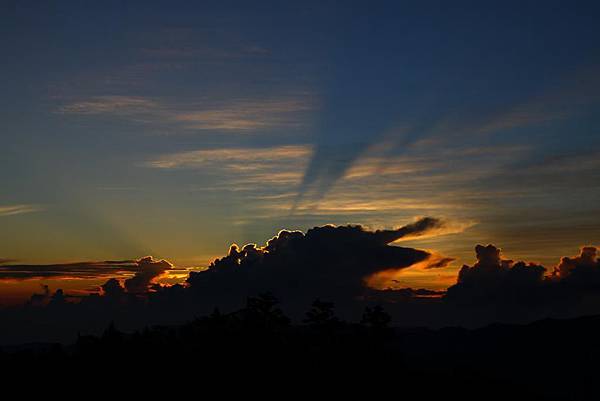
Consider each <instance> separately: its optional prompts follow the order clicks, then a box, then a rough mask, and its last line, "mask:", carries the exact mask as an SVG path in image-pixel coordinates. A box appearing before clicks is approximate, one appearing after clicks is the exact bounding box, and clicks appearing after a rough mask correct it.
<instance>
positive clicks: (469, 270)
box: [446, 244, 546, 304]
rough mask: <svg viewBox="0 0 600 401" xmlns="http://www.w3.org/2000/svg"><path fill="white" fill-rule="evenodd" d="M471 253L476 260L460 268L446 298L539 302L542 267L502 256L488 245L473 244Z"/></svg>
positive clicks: (543, 272)
mask: <svg viewBox="0 0 600 401" xmlns="http://www.w3.org/2000/svg"><path fill="white" fill-rule="evenodd" d="M475 253H476V256H477V262H476V263H475V264H474V265H473V266H467V265H464V266H463V267H462V268H461V269H460V272H459V273H458V278H457V282H456V284H454V285H453V286H451V287H449V288H448V292H447V294H446V298H447V299H448V300H450V301H456V302H465V303H473V304H482V303H490V302H491V303H496V302H497V303H504V302H513V303H522V302H525V301H527V302H529V301H531V300H540V301H541V299H539V295H540V294H539V290H540V288H541V287H542V286H543V284H544V282H545V278H544V274H545V272H546V268H544V267H543V266H540V265H536V264H534V263H525V262H518V263H514V262H513V261H512V260H507V259H503V258H502V254H501V250H500V249H499V248H497V247H495V246H494V245H491V244H490V245H487V246H483V245H477V246H476V247H475Z"/></svg>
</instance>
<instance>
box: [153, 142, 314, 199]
mask: <svg viewBox="0 0 600 401" xmlns="http://www.w3.org/2000/svg"><path fill="white" fill-rule="evenodd" d="M311 154H312V147H311V146H309V145H281V146H271V147H263V148H249V147H248V148H216V149H202V150H193V151H186V152H179V153H172V154H167V155H163V156H160V157H158V158H156V159H154V160H150V161H148V162H146V163H145V164H144V166H146V167H149V168H155V169H162V170H181V169H192V170H202V171H203V173H204V174H206V175H211V176H213V177H215V178H216V182H215V183H214V187H213V189H217V190H219V189H227V190H236V191H256V190H257V188H264V187H269V188H273V187H284V188H288V189H294V188H295V186H296V185H297V184H298V183H299V182H300V179H301V178H302V172H303V171H304V168H306V165H307V164H308V160H309V158H310V155H311ZM203 189H204V190H206V189H207V188H206V187H203Z"/></svg>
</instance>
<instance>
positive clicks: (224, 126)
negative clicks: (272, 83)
mask: <svg viewBox="0 0 600 401" xmlns="http://www.w3.org/2000/svg"><path fill="white" fill-rule="evenodd" d="M314 107H315V104H314V99H313V96H312V95H311V94H306V93H301V94H295V95H288V96H277V97H268V98H230V99H227V100H211V101H206V100H202V99H190V100H188V101H181V100H173V99H167V98H152V97H145V96H94V97H91V98H87V99H80V100H77V101H73V102H70V103H67V104H64V105H63V106H61V107H60V108H59V109H58V113H60V114H64V115H80V116H114V117H119V118H124V119H127V120H131V121H135V122H139V123H145V124H154V125H158V126H162V125H164V124H169V125H170V127H171V128H172V127H177V128H180V129H184V130H215V131H240V132H247V131H256V130H259V129H262V130H265V129H271V128H276V127H287V128H292V127H301V126H303V125H304V124H305V123H306V117H307V115H306V113H308V112H310V111H311V110H312V109H313V108H314Z"/></svg>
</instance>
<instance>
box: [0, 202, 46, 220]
mask: <svg viewBox="0 0 600 401" xmlns="http://www.w3.org/2000/svg"><path fill="white" fill-rule="evenodd" d="M42 210H43V208H42V207H41V206H38V205H26V204H20V205H0V217H2V216H14V215H17V214H25V213H33V212H39V211H42Z"/></svg>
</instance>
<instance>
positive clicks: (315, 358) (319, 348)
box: [0, 293, 600, 400]
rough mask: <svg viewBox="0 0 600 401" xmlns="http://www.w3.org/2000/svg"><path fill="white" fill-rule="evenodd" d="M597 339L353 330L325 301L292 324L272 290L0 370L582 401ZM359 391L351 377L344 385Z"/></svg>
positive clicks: (29, 355)
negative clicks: (149, 373)
mask: <svg viewBox="0 0 600 401" xmlns="http://www.w3.org/2000/svg"><path fill="white" fill-rule="evenodd" d="M598 338H600V318H599V317H587V318H580V319H574V320H545V321H540V322H536V323H533V324H529V325H498V324H497V325H492V326H488V327H485V328H482V329H477V330H468V329H462V328H446V329H441V330H432V329H426V328H392V327H390V316H389V315H388V314H387V313H386V312H385V310H384V309H383V308H382V307H381V306H380V305H376V306H372V307H367V308H366V309H365V310H364V313H363V316H362V319H361V320H360V322H358V323H349V322H346V321H343V320H342V319H340V318H338V317H337V316H336V313H335V305H334V304H333V303H331V302H327V301H324V300H321V299H317V300H315V301H314V302H313V304H312V306H311V308H310V309H309V310H308V311H307V312H306V316H305V319H304V321H303V324H299V325H293V324H291V321H290V319H289V318H288V317H286V316H285V314H284V313H283V312H282V310H281V309H280V308H279V303H278V300H277V299H276V298H275V297H274V296H273V295H272V294H268V293H267V294H261V295H259V296H256V297H250V298H248V300H247V303H246V306H245V307H244V308H242V309H241V310H238V311H236V312H233V313H227V314H224V313H221V312H220V311H219V310H218V309H215V310H214V312H213V313H211V314H210V315H208V316H204V317H199V318H196V319H194V320H192V321H189V322H188V323H186V324H183V325H173V326H154V327H146V328H144V329H143V330H139V331H135V332H133V333H124V332H122V331H120V330H119V329H118V327H116V326H115V325H114V324H112V323H111V324H109V325H108V327H107V328H106V330H105V331H104V332H103V333H102V334H101V335H98V336H95V335H78V336H77V340H76V341H75V343H74V344H72V345H69V346H61V345H58V344H28V345H23V346H19V347H8V348H4V349H2V351H0V366H2V367H3V368H6V367H9V369H10V371H11V372H13V373H14V372H24V373H27V374H30V373H31V372H32V371H33V370H36V369H39V367H44V368H43V369H45V370H48V368H50V369H51V370H55V371H56V372H67V371H71V372H72V371H73V370H75V371H77V372H78V373H81V372H86V371H87V369H89V367H90V366H95V367H106V368H104V369H108V370H107V371H108V372H111V373H116V372H123V369H125V368H126V373H127V374H129V375H131V374H133V373H139V372H140V369H158V370H164V369H167V368H168V369H169V370H171V369H174V370H175V371H180V370H187V369H192V371H193V372H196V373H197V374H199V375H201V376H203V377H207V376H206V375H228V376H227V377H231V378H232V377H233V376H232V375H235V374H236V372H237V373H239V374H243V375H244V377H246V378H249V377H251V378H253V379H256V378H260V379H261V380H263V379H265V378H267V377H276V376H277V375H279V376H282V375H284V372H285V375H287V379H288V380H290V379H293V380H296V379H294V377H295V376H292V373H291V372H295V371H298V370H299V371H300V372H301V373H300V374H301V375H308V378H304V379H302V380H300V379H299V378H298V380H300V381H299V382H298V383H299V384H301V385H302V386H307V385H314V384H315V380H317V381H322V382H328V381H331V380H333V379H332V378H333V375H339V374H344V375H346V377H358V378H357V379H356V380H365V381H366V380H367V377H368V378H369V379H368V380H376V381H377V382H374V384H373V385H375V384H376V383H379V384H377V386H381V385H383V386H399V388H400V389H401V391H402V392H403V394H414V395H419V396H422V397H425V398H429V397H433V396H434V395H435V396H443V395H448V394H460V395H461V396H462V397H463V398H462V399H475V398H477V399H504V400H505V399H522V398H524V397H528V399H573V400H579V399H582V400H583V399H593V397H592V395H595V394H596V392H597V385H596V371H597V361H598V360H600V345H599V343H598ZM292 369H293V370H292ZM188 373H189V372H188ZM274 375H275V376H274ZM336 377H337V376H336ZM361 378H362V379H361ZM307 380H308V382H307ZM389 380H391V381H389ZM363 384H366V382H365V383H363ZM352 385H353V384H352V380H350V382H347V383H346V384H345V385H344V386H352ZM399 391H400V390H399Z"/></svg>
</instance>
